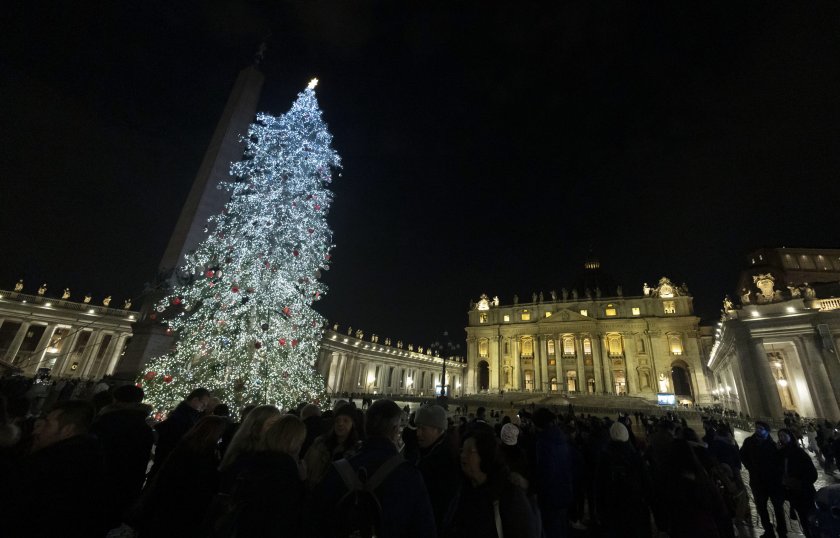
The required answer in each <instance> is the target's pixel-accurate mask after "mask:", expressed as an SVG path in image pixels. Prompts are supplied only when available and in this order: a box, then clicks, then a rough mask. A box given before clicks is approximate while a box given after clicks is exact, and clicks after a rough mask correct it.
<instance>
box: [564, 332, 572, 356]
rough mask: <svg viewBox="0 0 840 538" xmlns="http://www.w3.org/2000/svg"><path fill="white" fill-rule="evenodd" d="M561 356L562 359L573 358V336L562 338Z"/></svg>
mask: <svg viewBox="0 0 840 538" xmlns="http://www.w3.org/2000/svg"><path fill="white" fill-rule="evenodd" d="M563 356H564V357H574V356H575V337H574V336H564V337H563Z"/></svg>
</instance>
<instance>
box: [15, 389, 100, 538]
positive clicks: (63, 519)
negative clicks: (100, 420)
mask: <svg viewBox="0 0 840 538" xmlns="http://www.w3.org/2000/svg"><path fill="white" fill-rule="evenodd" d="M93 418H94V407H93V405H92V404H91V403H90V402H86V401H81V400H63V401H60V402H56V403H55V404H54V405H53V406H52V409H51V410H50V412H49V413H47V415H46V416H45V417H43V418H41V419H39V420H37V421H36V423H35V428H34V431H33V439H32V452H31V453H30V454H29V455H28V456H26V457H25V458H23V460H21V461H20V462H19V463H18V464H17V465H16V466H15V467H14V468H13V469H12V470H11V474H10V476H7V477H5V479H4V480H3V487H2V488H0V506H2V507H3V512H4V514H6V517H5V518H4V521H3V524H2V527H0V529H2V530H0V534H2V535H3V536H8V537H24V536H25V537H54V536H74V537H75V536H78V537H83V536H84V537H86V536H101V535H104V533H105V532H106V531H107V530H108V529H107V528H105V524H104V518H103V517H102V513H101V511H100V510H101V506H102V502H103V500H104V495H106V494H107V492H106V491H105V489H104V487H103V481H102V478H103V475H104V474H103V471H104V468H103V457H102V451H101V448H100V446H99V442H98V441H97V440H96V438H95V437H93V436H91V435H89V433H88V432H89V429H90V426H91V424H92V422H93Z"/></svg>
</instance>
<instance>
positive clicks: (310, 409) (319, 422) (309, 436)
mask: <svg viewBox="0 0 840 538" xmlns="http://www.w3.org/2000/svg"><path fill="white" fill-rule="evenodd" d="M300 419H301V420H302V421H303V424H304V426H306V439H304V441H303V446H302V447H300V453H301V455H305V454H306V451H307V450H309V447H310V446H312V443H313V442H314V441H315V439H317V438H318V437H320V436H321V435H323V434H324V421H323V419H322V418H321V408H320V407H318V406H317V405H315V404H311V403H310V404H306V405H304V406H303V408H301V410H300Z"/></svg>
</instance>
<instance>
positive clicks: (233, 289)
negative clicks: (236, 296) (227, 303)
mask: <svg viewBox="0 0 840 538" xmlns="http://www.w3.org/2000/svg"><path fill="white" fill-rule="evenodd" d="M230 291H232V292H233V293H239V286H236V285H234V286H231V287H230Z"/></svg>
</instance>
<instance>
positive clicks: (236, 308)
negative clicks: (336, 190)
mask: <svg viewBox="0 0 840 538" xmlns="http://www.w3.org/2000/svg"><path fill="white" fill-rule="evenodd" d="M316 83H317V80H313V81H312V82H311V83H310V84H309V86H308V87H307V89H306V90H304V91H303V92H302V93H300V94H299V95H298V98H297V100H296V101H295V103H294V104H293V105H292V108H291V110H289V112H287V113H286V114H284V115H282V116H280V117H275V116H271V115H268V114H258V115H257V121H256V123H254V124H252V125H251V127H250V129H249V131H248V136H247V139H246V142H247V150H246V153H245V158H244V159H243V160H242V161H241V162H238V163H236V164H234V165H233V167H232V168H231V175H232V176H233V177H234V178H236V180H234V181H232V182H230V183H223V184H222V185H221V188H226V189H228V190H229V191H230V192H231V199H230V201H229V202H228V203H227V205H226V206H225V208H224V210H223V212H222V213H221V214H220V215H216V216H215V217H213V218H211V219H210V222H209V224H208V236H207V238H206V239H205V240H204V242H203V243H201V244H200V245H199V246H198V248H197V249H196V250H195V252H193V253H191V254H189V255H187V256H186V263H185V265H184V267H183V268H182V276H183V277H185V278H183V279H182V280H184V282H185V283H184V284H182V285H179V286H176V287H175V288H174V289H173V290H172V292H171V293H170V294H169V295H168V296H167V297H166V298H165V299H164V300H163V301H162V302H161V303H160V304H159V305H158V306H157V311H158V313H159V315H160V317H161V319H164V320H165V321H164V323H166V324H167V325H168V329H167V330H171V331H173V332H174V333H175V334H176V335H177V338H176V344H175V346H174V348H173V349H172V350H171V351H170V352H169V353H168V354H166V355H164V356H161V357H156V358H154V359H152V360H151V361H149V363H148V364H147V366H146V367H145V370H144V372H143V373H142V374H141V376H140V379H139V380H138V382H139V383H142V386H143V388H144V390H145V391H146V398H147V401H148V402H149V403H151V404H152V405H153V406H154V407H155V408H156V409H158V410H164V409H168V408H170V407H171V406H172V405H174V404H175V403H177V402H178V401H180V400H181V399H183V398H184V396H185V395H186V394H188V393H189V392H190V390H192V389H193V388H196V387H199V386H202V387H206V388H208V389H210V390H211V391H212V392H213V393H214V395H216V396H217V397H219V398H220V399H221V400H222V401H223V402H224V403H227V404H229V405H231V406H232V407H236V408H241V407H242V406H244V405H247V404H258V405H259V404H274V405H277V406H278V407H286V408H288V407H292V406H294V405H296V404H298V403H299V402H302V401H309V402H311V401H316V400H318V399H320V398H323V397H324V396H325V385H324V381H323V379H322V378H321V376H320V375H318V373H317V372H316V371H315V368H314V365H315V359H316V357H317V353H318V346H319V342H320V340H321V336H322V332H323V327H324V324H325V320H324V318H322V317H321V316H320V315H319V314H318V313H317V312H315V310H314V309H313V308H312V303H313V301H317V300H318V299H319V298H320V297H321V296H323V294H324V293H325V291H326V288H325V286H324V285H323V284H322V283H321V282H320V280H319V277H320V276H321V273H320V271H321V270H325V269H328V265H329V260H330V254H329V251H330V248H332V246H333V245H332V232H331V231H330V229H329V226H328V225H327V221H326V215H327V212H328V210H329V208H330V204H331V202H332V192H330V191H329V190H328V189H327V187H328V185H329V183H330V181H331V180H332V176H331V167H338V166H339V165H340V159H339V156H338V154H337V153H336V152H335V151H334V150H333V149H332V148H331V147H330V143H331V141H332V135H330V133H329V132H328V131H327V126H326V124H325V123H324V122H323V120H322V118H321V111H320V109H319V107H318V102H317V100H316V98H315V91H314V88H315V84H316Z"/></svg>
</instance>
